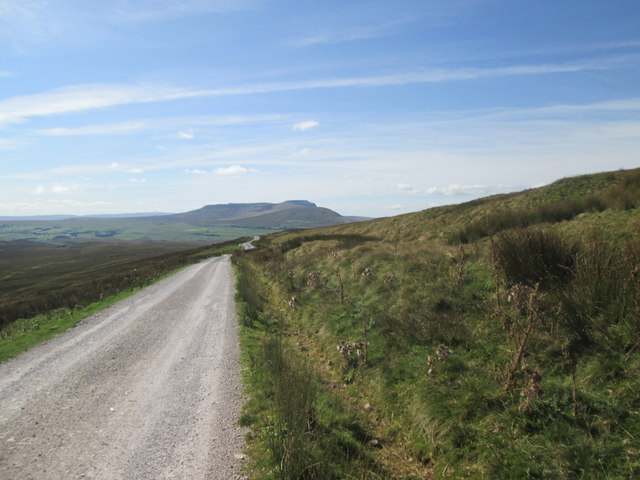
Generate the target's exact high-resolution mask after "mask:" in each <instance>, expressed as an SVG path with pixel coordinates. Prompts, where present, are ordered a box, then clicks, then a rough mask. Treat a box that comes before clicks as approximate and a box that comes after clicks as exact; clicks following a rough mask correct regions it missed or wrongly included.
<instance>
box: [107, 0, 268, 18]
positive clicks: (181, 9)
mask: <svg viewBox="0 0 640 480" xmlns="http://www.w3.org/2000/svg"><path fill="white" fill-rule="evenodd" d="M257 4H258V1H257V0H181V1H179V2H176V1H175V0H120V1H118V2H114V3H113V7H106V8H110V10H109V11H108V12H107V13H108V14H109V15H110V16H111V18H113V19H114V20H117V21H121V22H147V21H155V20H163V19H166V18H172V17H186V16H190V15H197V14H202V13H228V12H235V11H239V10H246V9H251V8H254V7H255V6H257Z"/></svg>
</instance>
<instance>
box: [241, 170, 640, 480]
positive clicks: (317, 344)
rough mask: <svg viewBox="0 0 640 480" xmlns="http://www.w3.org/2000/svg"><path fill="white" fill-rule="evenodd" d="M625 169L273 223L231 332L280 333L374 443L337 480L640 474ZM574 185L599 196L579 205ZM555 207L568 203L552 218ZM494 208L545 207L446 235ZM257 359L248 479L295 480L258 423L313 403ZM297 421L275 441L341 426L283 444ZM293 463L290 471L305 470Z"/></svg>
mask: <svg viewBox="0 0 640 480" xmlns="http://www.w3.org/2000/svg"><path fill="white" fill-rule="evenodd" d="M638 178H639V176H638V171H628V172H625V171H619V172H611V173H604V174H598V175H594V176H583V177H576V178H573V179H564V180H562V181H559V182H556V183H554V184H552V185H550V186H548V187H543V188H541V189H537V190H531V191H525V192H521V193H514V194H509V195H502V196H495V197H490V198H487V199H480V200H477V201H474V202H469V203H467V204H462V205H454V206H448V207H439V208H435V209H431V210H427V211H424V212H418V213H415V214H408V215H402V216H399V217H393V218H390V219H381V220H375V221H371V222H366V223H362V224H353V225H345V226H339V227H331V228H322V229H314V230H311V231H305V232H283V233H278V234H274V235H270V236H267V237H263V239H262V240H261V242H260V243H259V245H258V247H259V248H258V249H257V250H256V251H251V252H243V253H241V254H238V255H237V256H236V263H237V264H238V268H239V270H240V272H241V276H240V279H241V280H240V282H241V287H240V291H244V292H246V293H245V294H242V295H241V298H240V299H239V301H240V304H241V305H243V306H242V308H241V311H242V312H249V314H250V315H251V320H250V321H247V320H245V321H244V325H245V327H244V329H245V334H244V335H249V336H251V337H252V338H254V339H255V340H256V341H255V343H254V344H253V346H251V347H248V348H249V351H254V352H255V351H257V350H256V349H258V350H259V349H260V348H262V349H264V347H260V345H263V343H261V342H265V341H271V340H267V339H269V338H272V336H273V335H276V338H277V339H278V340H277V341H278V342H281V344H279V346H278V348H279V349H280V351H281V353H278V355H283V356H284V357H286V358H288V359H289V360H287V362H289V363H288V365H289V367H288V368H289V369H293V370H295V371H300V372H303V371H304V372H307V373H306V374H305V376H304V378H305V380H304V381H302V380H300V381H301V382H302V383H305V382H309V383H310V384H313V385H316V386H315V387H313V388H314V390H313V391H314V392H316V391H317V390H315V389H316V388H320V387H324V388H325V390H328V391H329V392H330V393H332V394H333V395H334V396H336V397H337V398H339V400H340V402H339V404H340V407H339V408H338V407H332V408H334V409H336V411H342V412H351V413H352V414H353V415H355V418H358V419H359V420H358V422H359V423H358V424H359V425H360V427H359V428H361V429H362V431H364V432H367V434H368V435H370V437H372V438H375V439H376V440H377V441H378V445H379V446H382V448H373V449H371V448H368V444H367V445H365V444H362V445H361V447H363V448H364V451H365V452H366V455H362V456H357V455H356V456H353V457H351V458H350V460H349V462H348V463H347V464H342V463H336V464H335V465H334V467H335V468H336V469H337V470H334V473H332V475H334V476H336V478H350V477H349V475H353V472H354V467H353V465H354V463H351V462H355V464H356V465H357V464H358V463H360V464H361V468H362V469H363V471H366V472H369V473H368V475H372V478H376V477H375V475H387V476H388V477H390V478H407V479H408V478H431V477H435V478H445V477H446V478H448V477H451V478H561V479H574V478H584V479H587V478H634V477H637V476H639V475H640V460H639V458H640V435H639V434H638V432H640V378H639V377H638V374H637V372H638V369H639V368H640V342H639V341H638V339H639V338H640V290H639V289H640V282H638V276H639V275H640V273H639V270H640V237H639V236H638V231H639V230H638V228H634V225H635V226H636V227H637V226H638V222H639V220H640V209H639V208H638V204H637V203H636V199H637V197H638V195H637V194H638V183H639V182H638ZM585 196H591V197H593V198H601V199H602V198H605V197H607V198H608V200H607V203H606V204H604V205H602V206H601V207H599V208H597V209H592V208H591V207H588V208H586V209H585V208H583V206H584V205H591V203H590V201H585V202H583V201H582V200H580V199H581V198H585ZM563 202H566V203H567V205H566V207H567V210H568V211H572V213H571V215H568V216H566V217H564V218H561V217H562V216H561V217H557V216H555V213H554V212H557V211H562V210H563V208H564V207H562V204H563ZM576 205H578V206H579V207H580V208H578V209H577V210H574V206H576ZM492 212H510V213H507V214H503V213H500V215H502V216H503V217H505V218H518V217H519V216H522V215H524V216H525V217H527V216H529V217H530V218H539V217H536V216H537V215H539V214H540V212H547V213H546V214H545V215H547V216H546V217H544V219H543V221H535V222H530V223H528V224H520V223H517V222H515V223H512V224H508V222H507V224H505V225H503V226H502V227H501V228H500V229H499V232H498V233H497V234H495V235H494V236H493V237H491V238H485V237H482V236H481V237H478V238H477V240H476V241H475V242H472V243H463V241H464V242H466V241H467V239H460V238H459V239H458V240H455V238H456V237H455V234H456V232H460V231H461V230H462V229H463V228H464V227H465V225H467V224H469V223H470V222H471V223H473V222H481V219H484V218H486V217H487V215H491V214H492ZM513 212H515V213H516V214H517V215H512V214H513ZM549 212H551V213H549ZM514 227H517V228H514ZM452 242H453V243H452ZM243 278H244V280H242V279H243ZM340 345H342V346H343V348H342V350H341V351H339V350H338V348H337V347H338V346H340ZM344 345H353V348H351V347H350V348H351V350H349V349H347V350H345V349H344ZM270 355H275V353H274V352H273V351H272V352H271V353H270ZM257 358H258V359H259V360H258V361H257V363H249V364H247V368H248V369H249V372H254V373H255V372H260V373H258V374H256V375H258V378H260V379H267V380H264V381H265V382H266V383H265V384H264V385H263V384H261V383H260V380H258V381H253V383H252V385H253V387H252V390H251V392H250V394H251V398H252V400H251V401H250V405H252V402H254V401H255V399H261V398H263V397H262V396H263V395H266V397H267V398H268V399H269V401H268V402H267V401H261V402H259V403H261V404H263V405H267V406H266V407H264V408H265V410H264V411H255V410H252V408H253V407H251V408H249V410H248V411H247V415H248V417H250V418H252V422H249V423H250V424H251V425H252V426H253V429H254V430H253V433H252V443H251V445H252V447H251V448H253V449H254V451H253V455H254V456H256V457H260V456H261V454H262V457H261V458H265V459H268V460H267V461H266V462H267V463H266V464H262V465H261V466H258V467H257V468H258V474H257V478H296V475H298V476H300V473H299V472H300V471H298V473H293V474H291V475H289V476H288V477H287V476H284V477H283V476H276V475H275V474H274V471H275V470H273V469H274V468H275V465H282V464H281V463H279V462H281V461H283V459H284V458H289V457H287V455H289V453H287V452H288V448H284V447H283V448H281V449H280V450H278V449H277V448H275V447H274V446H273V445H271V446H270V445H269V444H268V442H266V441H265V437H264V435H265V431H264V429H265V428H267V426H269V425H274V424H273V423H269V418H271V419H274V418H275V419H277V418H280V417H278V414H277V412H278V411H280V410H279V409H282V408H284V410H285V411H287V412H288V411H289V410H296V409H298V410H300V411H303V412H304V411H307V413H309V412H311V414H312V416H313V418H316V417H317V416H318V412H319V411H320V410H318V409H317V408H316V407H315V406H314V407H313V408H312V409H311V410H309V409H308V405H312V406H313V405H316V404H317V403H318V400H317V397H314V396H313V395H316V394H315V393H314V394H313V395H312V397H313V400H311V401H310V403H305V402H303V406H301V407H294V406H292V405H291V404H289V403H287V402H290V401H293V400H294V399H293V398H285V397H279V396H278V394H277V393H274V392H273V390H270V389H273V388H277V387H275V386H274V385H275V384H276V382H277V381H278V380H277V379H276V376H277V375H276V376H274V373H273V372H271V373H269V372H265V371H264V370H261V369H263V368H266V365H267V364H268V361H267V358H266V357H264V356H263V357H257ZM260 358H262V360H260ZM285 363H286V362H285ZM308 365H311V366H312V367H313V368H311V369H310V370H309V369H306V368H307V367H306V366H308ZM276 371H279V370H278V369H276ZM254 373H248V375H249V376H251V375H253V374H254ZM285 376H286V375H285ZM250 383H251V382H250ZM284 384H285V385H288V384H287V383H286V381H285V383H284ZM317 386H319V387H317ZM292 388H295V387H292V386H291V385H289V386H288V387H286V388H285V391H289V390H291V389H292ZM300 388H302V387H300ZM269 392H271V393H269ZM365 405H366V406H367V407H366V408H365ZM278 421H279V420H278ZM286 423H287V422H286V421H285V424H286ZM275 425H280V424H278V423H277V422H276V424H275ZM278 428H280V427H278ZM276 430H277V429H276ZM294 430H295V428H281V429H280V430H277V432H279V433H278V435H279V437H278V438H279V440H280V441H281V442H283V443H281V444H280V445H286V444H287V443H286V442H288V441H290V440H292V438H297V437H300V436H301V438H300V439H299V442H298V443H299V444H301V445H306V446H305V448H304V451H305V453H310V452H314V451H322V448H321V446H322V445H325V443H324V442H328V441H329V439H332V438H334V435H336V434H337V432H339V431H340V427H336V429H335V430H334V429H333V428H329V429H321V430H320V431H317V430H313V431H304V433H302V434H296V436H294V437H291V438H289V437H288V435H289V434H291V435H293V433H292V432H293V431H294ZM267 431H269V432H272V433H273V430H268V429H267ZM305 442H312V443H311V444H307V443H305ZM365 443H366V442H365ZM274 452H280V453H274ZM305 458H306V457H305ZM305 458H301V459H300V460H299V464H300V465H314V463H313V460H312V458H314V457H313V456H312V457H311V458H306V459H305ZM372 466H373V467H372ZM260 468H261V469H260ZM341 469H342V470H341ZM340 471H342V475H343V476H342V477H340V473H335V472H340ZM382 472H384V473H382ZM310 478H312V477H310ZM327 478H329V477H327ZM356 478H359V477H357V476H356Z"/></svg>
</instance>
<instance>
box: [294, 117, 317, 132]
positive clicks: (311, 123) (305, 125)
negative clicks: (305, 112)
mask: <svg viewBox="0 0 640 480" xmlns="http://www.w3.org/2000/svg"><path fill="white" fill-rule="evenodd" d="M318 125H320V122H317V121H315V120H307V121H306V122H298V123H294V124H293V129H294V130H297V131H299V132H304V131H305V130H309V129H311V128H315V127H317V126H318Z"/></svg>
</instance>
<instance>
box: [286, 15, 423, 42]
mask: <svg viewBox="0 0 640 480" xmlns="http://www.w3.org/2000/svg"><path fill="white" fill-rule="evenodd" d="M410 21H415V18H413V17H407V18H400V19H396V20H392V21H388V22H383V23H378V24H371V25H349V26H348V27H343V28H334V29H332V30H324V31H316V32H314V33H312V34H310V35H306V36H304V37H302V38H298V39H295V40H291V41H289V42H288V44H289V45H291V46H294V47H310V46H313V45H322V44H336V43H344V42H353V41H358V40H368V39H371V38H380V37H384V36H387V35H390V34H392V33H393V31H394V29H396V28H397V27H398V26H401V25H404V24H406V23H407V22H410Z"/></svg>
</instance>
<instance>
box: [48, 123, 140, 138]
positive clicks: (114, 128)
mask: <svg viewBox="0 0 640 480" xmlns="http://www.w3.org/2000/svg"><path fill="white" fill-rule="evenodd" d="M146 128H148V125H147V124H146V123H145V122H143V121H132V122H121V123H112V124H105V125H87V126H84V127H76V128H68V127H56V128H47V129H44V130H39V131H38V133H39V134H40V135H45V136H49V137H70V136H80V135H122V134H132V133H138V132H140V131H142V130H144V129H146Z"/></svg>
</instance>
